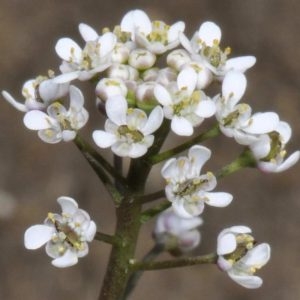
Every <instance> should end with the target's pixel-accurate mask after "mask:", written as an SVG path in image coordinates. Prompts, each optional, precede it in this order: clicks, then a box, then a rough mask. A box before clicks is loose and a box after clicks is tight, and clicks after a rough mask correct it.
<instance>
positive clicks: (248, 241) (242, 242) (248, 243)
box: [224, 233, 256, 263]
mask: <svg viewBox="0 0 300 300" xmlns="http://www.w3.org/2000/svg"><path fill="white" fill-rule="evenodd" d="M235 238H236V242H237V247H236V249H235V250H234V251H233V252H232V253H229V254H226V255H224V257H225V259H227V260H229V261H232V262H233V263H235V262H238V261H239V260H240V259H241V258H242V257H244V256H245V255H246V254H247V252H248V251H249V250H250V249H252V248H253V246H254V245H255V243H256V241H255V240H254V238H253V236H252V235H250V234H246V233H241V234H238V235H237V236H236V237H235Z"/></svg>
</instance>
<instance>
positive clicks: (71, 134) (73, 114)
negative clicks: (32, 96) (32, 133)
mask: <svg viewBox="0 0 300 300" xmlns="http://www.w3.org/2000/svg"><path fill="white" fill-rule="evenodd" d="M69 92H70V108H69V109H68V110H66V108H65V107H64V106H63V105H62V104H61V103H60V102H54V103H52V104H51V105H49V106H48V108H47V113H44V112H42V111H39V110H31V111H29V112H27V113H26V114H25V116H24V120H23V121H24V124H25V126H26V127H27V128H28V129H31V130H38V135H39V137H40V138H41V139H42V140H43V141H44V142H46V143H51V144H54V143H58V142H60V141H61V140H64V141H66V142H67V141H70V140H73V139H74V138H75V136H76V132H77V130H79V129H80V128H82V127H83V126H84V125H85V124H86V122H87V121H88V112H87V111H86V110H85V108H84V107H83V104H84V98H83V95H82V93H81V91H80V90H79V89H78V88H76V87H75V86H70V91H69Z"/></svg>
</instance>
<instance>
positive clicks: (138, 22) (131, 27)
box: [120, 9, 152, 35]
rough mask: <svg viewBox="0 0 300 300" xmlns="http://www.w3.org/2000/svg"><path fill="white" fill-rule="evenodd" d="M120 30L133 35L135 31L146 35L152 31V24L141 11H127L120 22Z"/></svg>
mask: <svg viewBox="0 0 300 300" xmlns="http://www.w3.org/2000/svg"><path fill="white" fill-rule="evenodd" d="M120 25H121V30H122V31H125V32H130V33H132V34H133V33H134V31H135V30H136V29H137V30H138V31H141V32H143V33H144V34H145V35H148V34H149V33H150V32H151V31H152V24H151V21H150V19H149V18H148V16H147V14H146V13H145V12H144V11H142V10H139V9H137V10H132V11H129V12H128V13H127V14H126V15H125V16H124V17H123V19H122V21H121V24H120Z"/></svg>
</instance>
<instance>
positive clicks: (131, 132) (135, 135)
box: [118, 125, 144, 143]
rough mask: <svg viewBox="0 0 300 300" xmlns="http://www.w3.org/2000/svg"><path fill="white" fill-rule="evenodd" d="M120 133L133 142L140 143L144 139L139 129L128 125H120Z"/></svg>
mask: <svg viewBox="0 0 300 300" xmlns="http://www.w3.org/2000/svg"><path fill="white" fill-rule="evenodd" d="M118 133H119V134H120V135H121V136H123V137H125V138H126V139H127V140H129V141H132V142H133V143H139V142H141V141H142V140H143V139H144V135H143V134H142V133H141V132H140V131H139V130H136V129H130V128H129V127H128V126H127V125H121V126H119V128H118Z"/></svg>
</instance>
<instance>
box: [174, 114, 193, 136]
mask: <svg viewBox="0 0 300 300" xmlns="http://www.w3.org/2000/svg"><path fill="white" fill-rule="evenodd" d="M171 129H172V131H173V132H175V133H176V134H178V135H181V136H190V135H192V134H193V132H194V128H193V126H192V124H191V122H189V121H188V120H187V119H185V118H183V117H178V116H174V117H173V119H172V122H171Z"/></svg>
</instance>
